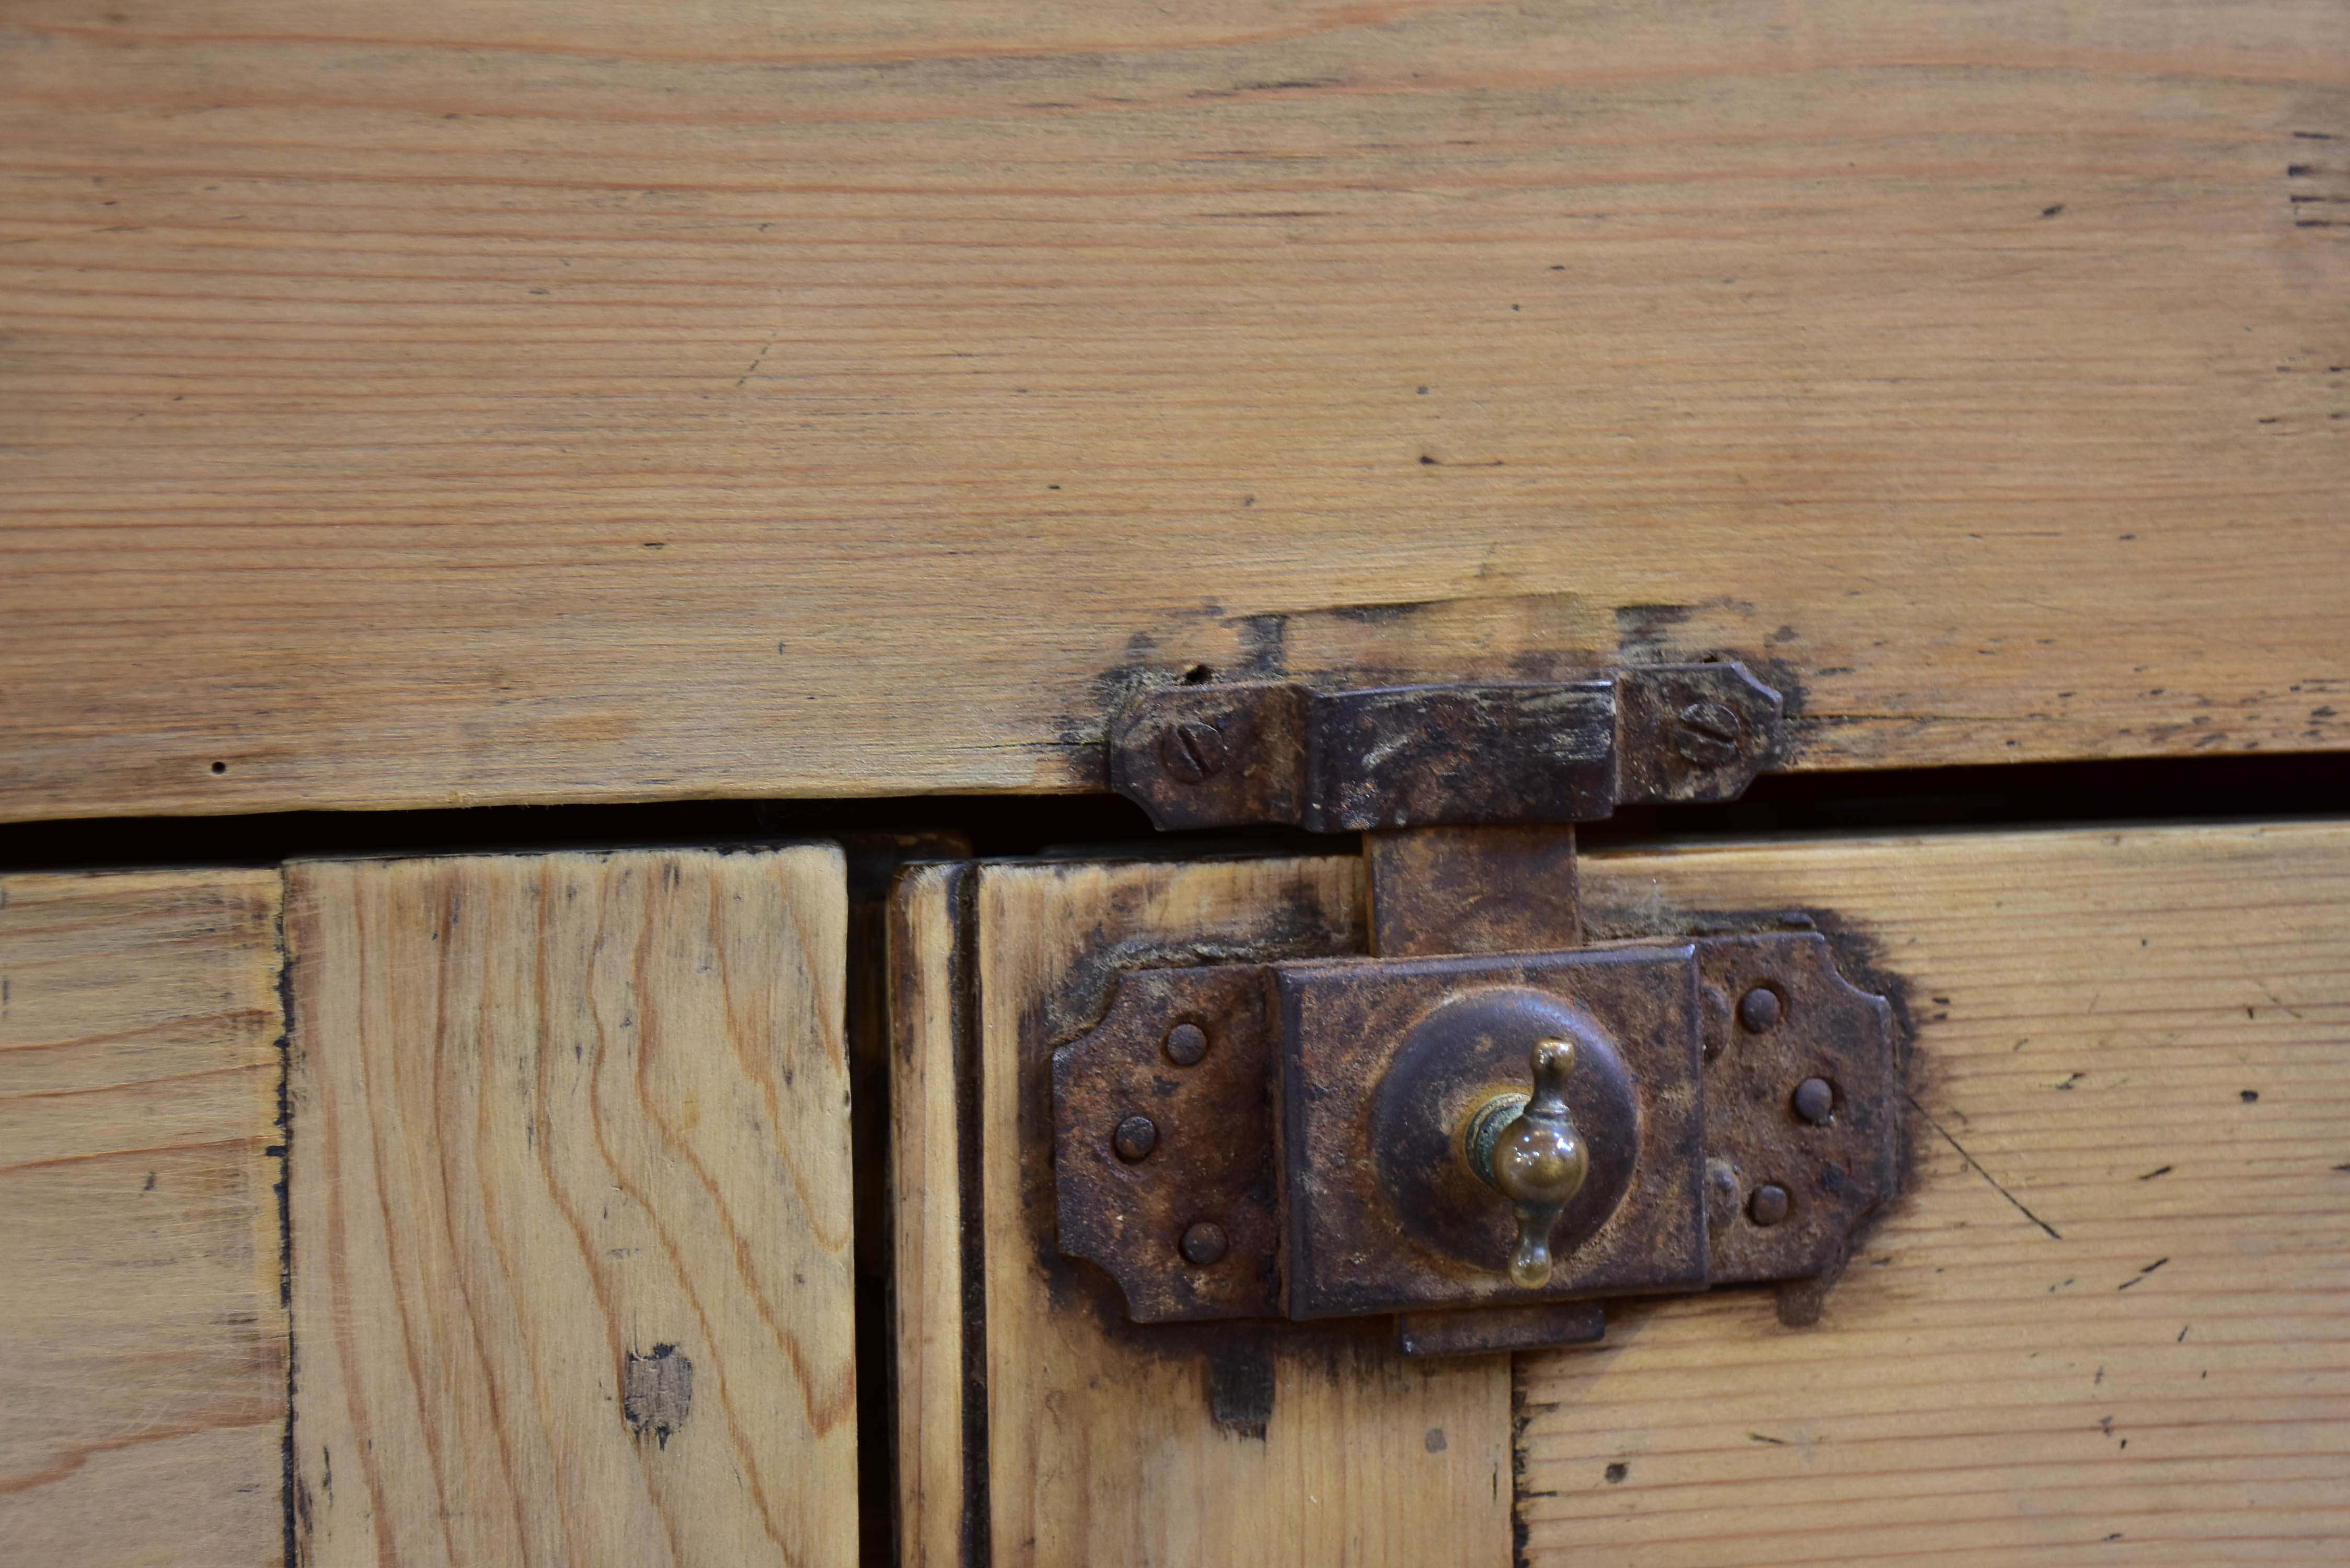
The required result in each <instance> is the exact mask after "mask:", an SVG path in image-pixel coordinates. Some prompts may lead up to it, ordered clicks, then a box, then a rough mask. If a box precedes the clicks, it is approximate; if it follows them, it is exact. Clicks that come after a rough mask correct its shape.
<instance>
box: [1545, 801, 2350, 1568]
mask: <svg viewBox="0 0 2350 1568" xmlns="http://www.w3.org/2000/svg"><path fill="white" fill-rule="evenodd" d="M1583 887H1584V897H1585V909H1586V916H1587V917H1588V918H1589V919H1590V920H1591V921H1592V924H1593V926H1594V928H1595V929H1597V930H1600V931H1601V932H1602V934H1605V931H1606V929H1607V928H1609V927H1610V926H1611V925H1612V926H1613V927H1614V928H1615V929H1641V928H1644V927H1645V928H1649V929H1654V928H1655V927H1656V926H1658V925H1659V924H1662V925H1667V926H1670V925H1673V924H1675V923H1678V922H1679V921H1680V920H1681V919H1683V918H1684V911H1696V910H1709V909H1711V910H1721V909H1783V908H1787V907H1798V908H1802V907H1811V908H1820V909H1833V910H1835V912H1836V914H1837V915H1838V916H1840V917H1841V918H1842V919H1843V920H1844V921H1845V922H1846V925H1847V927H1848V929H1850V930H1851V931H1852V932H1853V933H1855V934H1856V935H1857V936H1859V937H1861V938H1863V939H1865V940H1866V944H1867V947H1868V949H1869V950H1870V951H1872V952H1873V953H1874V955H1875V956H1876V958H1877V960H1878V961H1881V962H1883V963H1884V964H1885V965H1887V967H1888V968H1890V969H1892V970H1896V971H1898V972H1899V973H1900V974H1902V975H1903V976H1905V977H1907V978H1908V981H1909V982H1910V991H1909V995H1908V1005H1909V1009H1910V1012H1911V1016H1912V1017H1913V1018H1914V1019H1915V1020H1916V1021H1917V1023H1918V1040H1917V1050H1918V1055H1919V1059H1920V1060H1919V1072H1918V1103H1919V1105H1920V1106H1921V1113H1920V1116H1919V1119H1918V1123H1917V1125H1916V1131H1917V1133H1918V1147H1917V1151H1916V1154H1917V1168H1916V1171H1915V1175H1914V1179H1913V1182H1912V1189H1911V1192H1910V1194H1909V1195H1908V1198H1907V1199H1905V1200H1904V1202H1903V1204H1902V1206H1901V1207H1900V1209H1899V1210H1898V1211H1897V1212H1896V1213H1895V1214H1893V1215H1892V1216H1891V1217H1890V1219H1889V1220H1887V1222H1886V1223H1885V1224H1884V1225H1883V1227H1882V1228H1881V1229H1880V1230H1879V1231H1877V1233H1876V1234H1875V1235H1874V1236H1873V1237H1872V1238H1871V1239H1870V1241H1868V1243H1867V1244H1866V1247H1865V1248H1864V1250H1863V1251H1862V1252H1861V1254H1860V1255H1859V1257H1858V1258H1857V1259H1856V1262H1855V1263H1854V1266H1853V1267H1852V1269H1851V1271H1850V1272H1848V1273H1847V1275H1846V1277H1845V1279H1844V1280H1843V1282H1841V1283H1839V1284H1838V1285H1837V1286H1836V1288H1835V1291H1834V1292H1832V1293H1830V1294H1829V1296H1828V1297H1827V1304H1826V1312H1825V1316H1824V1318H1823V1319H1822V1321H1821V1323H1820V1324H1819V1326H1818V1327H1817V1328H1816V1329H1814V1330H1810V1331H1792V1330H1788V1329H1783V1328H1782V1327H1780V1326H1779V1325H1778V1324H1777V1323H1776V1322H1775V1321H1774V1320H1773V1312H1772V1306H1771V1301H1770V1298H1769V1297H1768V1296H1767V1295H1766V1294H1763V1293H1724V1294H1722V1295H1721V1296H1718V1297H1715V1298H1711V1299H1700V1300H1693V1301H1688V1302H1678V1303H1665V1304H1659V1305H1656V1306H1653V1307H1648V1308H1646V1309H1642V1310H1639V1311H1637V1312H1635V1313H1632V1314H1626V1315H1619V1316H1617V1318H1616V1319H1615V1321H1613V1322H1611V1323H1610V1324H1609V1328H1608V1338H1609V1340H1610V1341H1611V1344H1610V1345H1609V1347H1607V1348H1606V1349H1603V1350H1599V1351H1596V1352H1588V1353H1582V1354H1549V1355H1535V1356H1528V1357H1524V1358H1523V1359H1522V1360H1521V1363H1520V1371H1519V1381H1520V1389H1519V1398H1520V1403H1521V1410H1520V1414H1521V1417H1522V1418H1523V1423H1524V1426H1523V1435H1522V1437H1521V1438H1520V1440H1519V1454H1518V1462H1519V1467H1520V1471H1519V1486H1520V1489H1521V1490H1520V1504H1519V1506H1520V1509H1521V1512H1522V1515H1523V1520H1524V1522H1525V1525H1526V1530H1527V1534H1528V1548H1529V1555H1530V1557H1531V1559H1532V1560H1533V1561H1534V1562H1536V1563H1562V1564H1566V1563H1574V1564H1584V1563H1611V1564H1624V1565H1627V1568H1666V1565H1669V1564H1708V1565H1711V1564H1718V1563H1723V1562H1729V1561H1736V1562H1739V1563H1752V1564H1758V1565H1759V1564H1770V1563H1790V1564H1792V1563H1823V1562H1868V1563H1890V1562H1898V1563H1923V1562H1931V1563H1937V1564H1965V1563H1981V1564H1986V1565H1988V1564H2000V1565H2002V1568H2005V1565H2013V1564H2042V1563H2076V1562H2077V1563H2182V1564H2196V1565H2201V1564H2209V1563H2338V1562H2340V1561H2342V1559H2343V1554H2344V1551H2345V1542H2350V1320H2345V1316H2344V1314H2343V1312H2342V1303H2343V1301H2344V1300H2345V1292H2350V1205H2345V1193H2350V1131H2345V1129H2346V1128H2350V826H2339V825H2309V826H2280V827H2271V828H2220V827H2202V828H2180V829H2170V830H2160V831H2131V832H2126V833H2081V832H2066V833H2046V834H2021V833H1998V834H1983V835H1966V834H1951V835H1945V836H1933V837H1923V838H1913V839H1899V840H1893V839H1887V840H1878V841H1860V842H1835V841H1826V842H1813V843H1787V844H1779V845H1761V844H1750V845H1733V846H1721V847H1718V848H1705V849H1694V850H1687V851H1682V852H1679V853H1669V854H1638V853H1635V854H1615V855H1598V856H1594V857H1590V858H1588V859H1587V860H1586V862H1585V865H1584V883H1583ZM1700 918H1701V917H1700Z"/></svg>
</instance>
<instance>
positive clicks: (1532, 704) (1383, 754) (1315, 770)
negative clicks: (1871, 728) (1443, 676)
mask: <svg viewBox="0 0 2350 1568" xmlns="http://www.w3.org/2000/svg"><path fill="white" fill-rule="evenodd" d="M1784 712H1785V703H1784V701H1783V700H1782V699H1781V697H1780V695H1779V693H1778V692H1776V691H1773V690H1771V689H1770V688H1769V687H1767V686H1765V685H1763V683H1762V682H1761V681H1759V680H1755V679H1754V677H1753V676H1752V674H1750V673H1749V672H1748V671H1747V670H1746V668H1745V666H1743V665H1741V664H1737V663H1721V664H1680V665H1657V666H1648V667H1643V668H1638V669H1627V670H1608V671H1605V672H1603V673H1600V674H1597V675H1595V676H1593V677H1591V678H1590V679H1587V680H1572V681H1555V682H1513V681H1461V682H1453V683H1443V684H1430V685H1413V686H1388V687H1377V688H1369V689H1364V690H1355V691H1316V690H1313V689H1310V688H1308V687H1305V686H1302V685H1297V684H1295V683H1290V682H1274V681H1253V682H1234V683H1231V684H1222V683H1210V684H1208V685H1203V686H1168V687H1160V688H1158V689H1156V690H1153V691H1146V692H1144V693H1142V694H1141V695H1139V696H1138V697H1136V698H1135V699H1133V700H1132V701H1129V702H1128V704H1127V705H1126V706H1125V707H1124V708H1123V709H1121V710H1120V711H1118V714H1117V716H1116V717H1115V718H1114V719H1113V720H1112V721H1111V723H1110V731H1109V778H1110V785H1111V787H1112V788H1114V789H1116V790H1117V791H1118V793H1119V794H1124V795H1126V796H1127V797H1128V798H1129V799H1131V800H1133V801H1135V802H1136V803H1137V804H1139V805H1141V806H1142V808H1143V809H1144V810H1145V811H1147V812H1149V814H1150V818H1151V821H1152V822H1153V823H1155V824H1156V825H1157V826H1159V827H1161V828H1176V827H1220V826H1238V825H1242V824H1248V823H1281V824H1290V825H1294V826H1299V827H1303V828H1305V829H1307V830H1309V831H1312V832H1316V833H1344V832H1355V831H1362V830H1368V829H1375V828H1395V827H1405V826H1442V825H1450V824H1471V823H1473V824H1482V825H1496V824H1508V823H1565V822H1592V821H1596V820H1598V819H1600V818H1602V817H1606V816H1608V815H1612V814H1613V813H1614V811H1615V810H1616V808H1617V806H1618V805H1630V804H1637V803H1641V802H1657V801H1707V800H1731V799H1735V798H1736V797H1737V796H1738V795H1739V794H1741V793H1742V792H1743V791H1744V790H1745V788H1746V786H1747V785H1748V784H1751V783H1752V781H1753V779H1754V777H1755V775H1756V774H1759V773H1761V772H1763V770H1764V769H1765V768H1767V767H1770V766H1772V765H1773V763H1775V762H1776V761H1777V760H1778V759H1779V757H1780V754H1781V752H1782V750H1783V743H1784V737H1783V728H1784V725H1783V720H1784Z"/></svg>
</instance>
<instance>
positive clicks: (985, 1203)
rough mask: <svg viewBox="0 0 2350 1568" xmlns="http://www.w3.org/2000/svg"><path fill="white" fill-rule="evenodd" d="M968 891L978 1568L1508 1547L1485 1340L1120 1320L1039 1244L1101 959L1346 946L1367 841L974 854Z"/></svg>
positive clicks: (1287, 1562)
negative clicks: (977, 1126)
mask: <svg viewBox="0 0 2350 1568" xmlns="http://www.w3.org/2000/svg"><path fill="white" fill-rule="evenodd" d="M977 902H978V928H979V929H978V940H979V963H978V984H979V1014H980V1020H981V1025H980V1027H981V1033H980V1044H979V1049H980V1052H981V1056H980V1078H981V1085H980V1095H981V1106H980V1111H981V1137H982V1142H981V1182H982V1192H983V1197H982V1215H981V1224H982V1233H983V1238H984V1241H985V1259H984V1272H985V1280H986V1292H985V1313H986V1324H985V1332H986V1346H987V1356H986V1363H987V1400H988V1409H987V1416H988V1419H987V1444H988V1480H989V1487H988V1509H989V1514H990V1520H991V1522H992V1539H993V1558H992V1559H991V1561H992V1562H993V1563H994V1564H995V1568H1014V1565H1018V1564H1056V1563H1065V1564H1091V1563H1231V1564H1243V1563H1265V1564H1281V1565H1284V1568H1293V1565H1299V1564H1310V1563H1330V1564H1338V1563H1346V1564H1355V1565H1371V1564H1381V1563H1388V1564H1396V1565H1399V1568H1406V1565H1409V1568H1424V1565H1425V1564H1428V1563H1444V1562H1462V1561H1479V1560H1482V1561H1491V1562H1495V1563H1499V1562H1501V1561H1503V1560H1504V1559H1505V1558H1506V1556H1507V1553H1508V1552H1509V1527H1510V1521H1509V1502H1508V1499H1509V1495H1510V1493H1509V1476H1508V1458H1509V1437H1510V1428H1509V1419H1510V1415H1509V1371H1508V1367H1507V1366H1506V1363H1505V1362H1504V1360H1503V1358H1502V1357H1498V1356H1487V1357H1476V1358H1469V1359H1463V1360H1460V1361H1451V1362H1432V1363H1431V1362H1408V1361H1406V1360H1404V1359H1403V1358H1402V1357H1401V1356H1399V1355H1397V1354H1396V1351H1395V1345H1394V1331H1393V1326H1392V1324H1386V1323H1382V1324H1377V1325H1363V1331H1362V1332H1356V1331H1355V1329H1356V1326H1357V1325H1336V1326H1335V1327H1332V1328H1330V1329H1328V1330H1326V1331H1324V1332H1319V1333H1308V1332H1305V1331H1297V1332H1287V1333H1282V1334H1275V1335H1274V1336H1272V1337H1271V1338H1264V1337H1261V1331H1260V1330H1257V1329H1255V1328H1253V1327H1241V1326H1211V1327H1209V1328H1207V1329H1205V1330H1196V1329H1195V1330H1180V1329H1179V1330H1172V1331H1168V1330H1160V1331H1158V1332H1156V1333H1155V1334H1152V1335H1149V1336H1145V1335H1139V1334H1134V1333H1133V1332H1132V1331H1131V1330H1129V1329H1128V1327H1127V1326H1126V1324H1125V1323H1124V1310H1123V1305H1122V1303H1121V1302H1120V1300H1119V1297H1118V1290H1117V1287H1116V1286H1115V1285H1114V1284H1112V1283H1110V1282H1108V1280H1107V1277H1106V1276H1102V1275H1099V1274H1097V1273H1096V1272H1093V1271H1091V1270H1090V1269H1089V1268H1083V1267H1081V1266H1080V1265H1076V1264H1073V1263H1069V1262H1065V1261H1063V1260H1061V1259H1059V1258H1058V1257H1056V1256H1055V1252H1054V1249H1053V1246H1052V1242H1051V1237H1052V1234H1053V1225H1054V1219H1053V1214H1054V1209H1053V1182H1052V1147H1051V1120H1050V1115H1051V1111H1050V1107H1051V1088H1050V1077H1049V1071H1050V1067H1049V1064H1050V1047H1051V1045H1052V1044H1054V1043H1055V1036H1058V1035H1062V1034H1065V1033H1074V1032H1075V1028H1076V1027H1083V1026H1086V1025H1087V1024H1089V1023H1091V1022H1092V1019H1093V1015H1094V1014H1095V1013H1097V1012H1098V1010H1099V1009H1101V1008H1102V1007H1105V1006H1106V1005H1107V1002H1108V991H1107V985H1108V983H1109V981H1110V979H1111V977H1112V975H1113V973H1114V971H1115V965H1116V964H1117V963H1119V962H1134V961H1186V960H1188V961H1195V962H1196V961H1203V960H1204V961H1216V960H1218V959H1222V960H1225V961H1229V960H1231V959H1232V958H1235V957H1237V956H1240V955H1243V954H1249V953H1261V954H1264V955H1267V956H1292V955H1296V954H1302V953H1329V952H1333V951H1356V950H1360V949H1361V947H1362V945H1363V942H1364V940H1365V937H1366V931H1365V918H1366V917H1365V911H1364V909H1363V894H1362V874H1361V865H1360V862H1359V861H1357V860H1354V859H1310V860H1238V861H1222V862H1216V861H1210V862H1202V863H1198V864H1191V865H1167V864H1143V865H1099V864H1087V863H1060V864H1039V865H1026V866H1024V865H987V866H983V867H982V868H981V871H980V882H979V887H978V892H977ZM1219 1383H1222V1385H1223V1386H1225V1387H1226V1388H1227V1390H1228V1393H1227V1395H1226V1397H1225V1399H1224V1401H1223V1402H1222V1403H1223V1408H1222V1410H1221V1411H1220V1410H1219V1409H1218V1403H1219V1402H1218V1400H1217V1399H1216V1398H1215V1397H1213V1396H1212V1395H1211V1388H1212V1387H1213V1386H1216V1385H1218V1384H1219ZM1268 1392H1269V1395H1270V1408H1269V1409H1266V1408H1264V1407H1263V1405H1261V1404H1258V1403H1256V1401H1257V1400H1258V1399H1261V1398H1262V1397H1263V1396H1264V1395H1265V1394H1266V1393H1268ZM1220 1416H1221V1417H1222V1418H1221V1419H1220V1418H1219V1417H1220Z"/></svg>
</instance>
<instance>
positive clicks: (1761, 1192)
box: [1746, 1181, 1787, 1225]
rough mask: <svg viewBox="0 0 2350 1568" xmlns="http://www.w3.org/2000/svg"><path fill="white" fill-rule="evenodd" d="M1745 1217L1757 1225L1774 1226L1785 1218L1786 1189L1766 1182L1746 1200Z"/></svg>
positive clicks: (1774, 1183)
mask: <svg viewBox="0 0 2350 1568" xmlns="http://www.w3.org/2000/svg"><path fill="white" fill-rule="evenodd" d="M1746 1213H1747V1217H1748V1218H1749V1219H1751V1220H1753V1221H1754V1223H1756V1224H1757V1225H1776V1224H1777V1223H1778V1222H1779V1221H1780V1220H1784V1219H1785V1218H1786V1217H1787V1189H1785V1188H1783V1187H1781V1186H1780V1185H1778V1183H1776V1182H1771V1181H1766V1182H1764V1183H1763V1185H1762V1186H1760V1187H1758V1188H1756V1189H1754V1196H1753V1197H1752V1198H1750V1199H1747V1200H1746Z"/></svg>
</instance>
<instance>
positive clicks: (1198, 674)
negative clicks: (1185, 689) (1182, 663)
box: [1183, 664, 1216, 686]
mask: <svg viewBox="0 0 2350 1568" xmlns="http://www.w3.org/2000/svg"><path fill="white" fill-rule="evenodd" d="M1215 678H1216V672H1215V671H1214V670H1211V669H1209V668H1208V667H1207V666H1206V665H1204V664H1195V665H1193V666H1191V669H1189V670H1185V671H1183V684H1184V685H1186V686H1205V685H1206V684H1207V683H1208V682H1209V681H1211V680H1214V679H1215Z"/></svg>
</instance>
